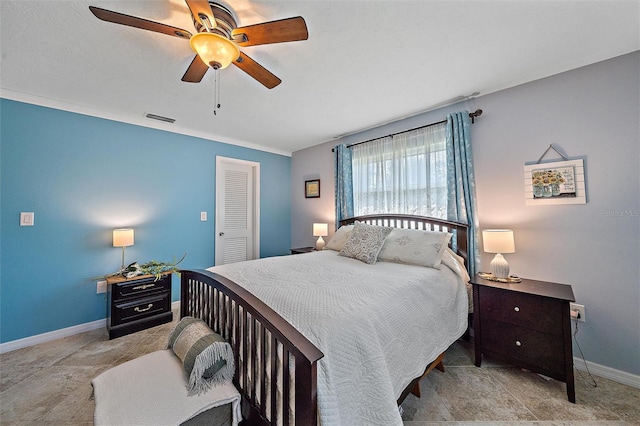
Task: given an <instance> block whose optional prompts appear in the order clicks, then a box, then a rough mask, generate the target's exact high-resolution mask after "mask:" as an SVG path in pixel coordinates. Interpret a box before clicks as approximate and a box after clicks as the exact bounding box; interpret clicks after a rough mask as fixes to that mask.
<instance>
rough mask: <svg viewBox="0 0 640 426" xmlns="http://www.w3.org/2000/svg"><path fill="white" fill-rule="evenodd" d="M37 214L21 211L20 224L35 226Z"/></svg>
mask: <svg viewBox="0 0 640 426" xmlns="http://www.w3.org/2000/svg"><path fill="white" fill-rule="evenodd" d="M34 219H35V214H34V213H33V212H20V226H33V220H34Z"/></svg>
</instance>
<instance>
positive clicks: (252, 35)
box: [231, 16, 309, 46]
mask: <svg viewBox="0 0 640 426" xmlns="http://www.w3.org/2000/svg"><path fill="white" fill-rule="evenodd" d="M231 36H232V37H233V41H235V42H236V44H238V45H240V46H256V45H259V44H271V43H284V42H287V41H298V40H306V39H308V38H309V33H308V31H307V24H306V23H305V21H304V19H303V18H302V17H301V16H298V17H296V18H287V19H281V20H279V21H270V22H263V23H262V24H255V25H248V26H246V27H238V28H236V29H234V30H233V31H232V32H231Z"/></svg>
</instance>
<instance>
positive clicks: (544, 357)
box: [480, 318, 565, 374]
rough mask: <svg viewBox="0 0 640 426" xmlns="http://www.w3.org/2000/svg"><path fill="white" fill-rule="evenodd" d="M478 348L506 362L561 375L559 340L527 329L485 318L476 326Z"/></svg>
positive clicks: (561, 355)
mask: <svg viewBox="0 0 640 426" xmlns="http://www.w3.org/2000/svg"><path fill="white" fill-rule="evenodd" d="M480 332H481V334H482V347H483V348H490V349H491V352H494V353H496V354H498V355H501V356H504V357H505V358H507V359H510V360H515V361H520V362H522V363H525V365H526V364H530V365H535V366H537V367H539V368H542V369H544V370H547V371H551V372H554V373H557V374H564V371H565V370H564V368H565V366H564V347H563V342H562V339H558V338H557V337H556V336H553V335H550V334H547V333H541V332H539V331H536V330H531V329H529V328H525V327H520V326H517V325H513V324H508V323H504V322H500V321H495V320H493V319H489V318H482V322H481V324H480Z"/></svg>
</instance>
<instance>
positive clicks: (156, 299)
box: [111, 292, 171, 325]
mask: <svg viewBox="0 0 640 426" xmlns="http://www.w3.org/2000/svg"><path fill="white" fill-rule="evenodd" d="M170 297H171V294H170V293H169V292H164V293H161V294H158V295H156V296H151V297H147V298H144V299H136V300H133V301H131V302H122V303H116V304H115V306H114V307H113V311H112V312H111V321H112V323H113V324H118V325H120V324H123V323H126V322H130V321H137V320H140V319H143V318H147V317H152V316H154V315H157V314H161V313H163V312H168V311H170V310H171V300H170Z"/></svg>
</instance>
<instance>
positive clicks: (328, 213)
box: [291, 52, 640, 375]
mask: <svg viewBox="0 0 640 426" xmlns="http://www.w3.org/2000/svg"><path fill="white" fill-rule="evenodd" d="M639 81H640V53H639V52H635V53H632V54H629V55H624V56H621V57H618V58H614V59H611V60H608V61H604V62H600V63H597V64H594V65H590V66H587V67H584V68H580V69H576V70H573V71H569V72H566V73H562V74H559V75H555V76H551V77H548V78H545V79H542V80H538V81H535V82H532V83H528V84H525V85H521V86H518V87H514V88H511V89H507V90H504V91H500V92H496V93H493V94H489V95H485V96H481V97H479V98H477V99H475V100H472V101H468V102H465V103H461V104H458V105H455V106H451V107H447V108H443V109H440V110H438V111H433V112H430V113H427V114H423V115H420V116H416V117H412V118H410V119H406V120H403V121H402V122H397V123H392V124H389V125H386V126H383V127H382V128H378V129H373V130H370V131H368V132H366V133H364V134H359V135H353V136H350V137H348V138H344V139H342V140H339V141H331V142H327V143H325V144H323V145H318V146H315V147H311V148H308V149H305V150H301V151H298V152H295V153H294V154H293V157H292V173H291V179H292V185H293V188H292V218H293V221H292V245H293V246H299V245H310V244H312V243H313V241H314V238H313V237H312V236H311V223H313V222H314V221H320V220H326V221H328V222H330V223H331V225H330V229H333V228H332V225H333V218H334V214H335V207H334V201H333V194H334V193H333V160H332V156H331V148H332V147H333V146H334V145H336V144H338V143H342V142H345V143H350V142H357V141H360V140H366V139H369V138H371V137H376V136H383V135H386V134H389V133H393V132H395V131H399V130H403V129H409V128H412V127H416V126H419V125H424V124H428V123H431V122H435V121H439V120H441V119H443V118H444V117H445V116H446V114H447V113H449V112H451V111H457V110H462V109H468V110H469V111H473V110H475V109H476V108H482V109H483V110H484V114H483V115H482V116H481V117H480V118H479V119H478V120H477V121H476V124H474V125H473V127H472V137H473V146H474V163H475V168H476V183H477V196H478V210H479V215H480V217H479V219H480V228H481V229H485V228H492V227H505V228H511V229H513V230H514V232H515V239H516V253H514V254H510V255H507V256H506V257H507V259H508V261H509V263H510V265H511V271H512V273H515V274H517V275H519V276H522V277H527V278H532V279H540V280H546V281H554V282H559V283H565V284H571V285H572V287H573V292H574V294H575V297H576V301H577V302H578V303H581V304H583V305H585V306H586V320H587V321H586V323H580V327H579V333H578V335H577V339H578V342H579V343H580V347H581V348H582V350H583V352H584V356H585V358H586V360H587V361H590V362H592V363H596V364H599V365H600V366H603V367H605V368H612V369H615V370H619V371H622V372H626V373H631V374H635V375H638V374H640V217H639V213H640V172H639V169H640V124H639V122H640V83H639ZM551 143H553V144H554V146H557V147H559V148H561V149H562V150H563V151H564V153H565V154H566V155H567V156H568V157H569V158H570V159H578V158H582V159H583V160H584V164H585V173H586V180H587V204H584V205H555V206H554V205H537V206H526V205H525V202H524V189H523V188H524V181H523V166H524V164H525V163H529V162H531V161H534V162H535V161H536V160H538V158H539V157H540V156H541V155H542V153H543V152H544V151H545V150H546V148H547V147H548V146H549V144H551ZM554 158H559V157H558V156H554V155H553V153H552V155H548V156H547V157H545V159H549V160H551V159H554ZM308 176H312V177H319V178H320V179H321V180H322V197H321V198H320V199H313V200H310V199H305V198H304V194H303V192H302V186H303V181H304V180H305V178H307V177H308ZM490 260H491V255H489V254H483V265H484V268H483V269H486V268H487V267H488V264H489V262H490ZM574 355H575V356H580V353H579V351H578V350H577V347H575V344H574Z"/></svg>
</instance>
